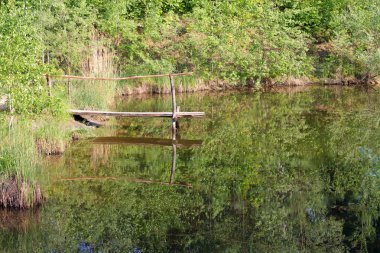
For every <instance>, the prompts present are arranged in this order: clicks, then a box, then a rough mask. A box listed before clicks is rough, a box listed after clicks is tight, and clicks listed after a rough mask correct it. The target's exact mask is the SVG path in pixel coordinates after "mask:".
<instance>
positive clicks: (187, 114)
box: [46, 72, 205, 140]
mask: <svg viewBox="0 0 380 253" xmlns="http://www.w3.org/2000/svg"><path fill="white" fill-rule="evenodd" d="M192 74H193V73H191V72H190V73H177V74H160V75H148V76H129V77H121V78H107V77H85V76H70V75H62V76H50V75H46V80H47V83H48V87H49V95H52V91H51V89H52V84H53V80H52V78H53V77H54V78H60V79H67V80H69V82H68V84H67V85H68V86H67V93H68V95H69V96H70V80H72V79H76V80H93V81H121V80H133V79H142V78H157V77H169V81H170V88H171V94H172V111H171V112H109V111H88V110H69V113H71V114H72V115H81V116H83V115H90V116H114V117H167V118H171V119H172V132H173V139H174V140H175V139H176V131H177V128H178V127H179V124H178V119H179V118H194V117H203V116H205V113H204V112H180V107H179V106H177V102H176V96H175V87H174V77H176V76H190V75H192Z"/></svg>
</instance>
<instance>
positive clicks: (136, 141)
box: [58, 137, 203, 188]
mask: <svg viewBox="0 0 380 253" xmlns="http://www.w3.org/2000/svg"><path fill="white" fill-rule="evenodd" d="M90 140H91V141H92V143H94V144H100V145H138V146H140V145H141V146H171V147H172V161H171V162H172V163H171V168H170V177H169V181H167V182H161V181H156V180H147V179H140V178H128V177H112V176H103V177H70V178H61V179H59V180H58V181H98V180H125V181H127V182H132V183H144V184H159V185H167V186H181V187H186V188H192V185H191V184H189V183H175V182H174V178H175V171H176V167H177V147H178V148H191V147H194V146H200V145H202V142H203V141H202V140H182V139H178V140H174V138H173V139H161V138H136V137H97V138H92V139H90Z"/></svg>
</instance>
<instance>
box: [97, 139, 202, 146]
mask: <svg viewBox="0 0 380 253" xmlns="http://www.w3.org/2000/svg"><path fill="white" fill-rule="evenodd" d="M92 142H93V143H95V144H103V145H104V144H107V145H112V144H114V145H115V144H116V145H120V144H124V145H141V146H172V145H173V140H171V139H160V138H133V137H97V138H94V139H92ZM175 142H176V143H175V145H176V146H178V147H184V148H190V147H194V146H200V145H202V141H201V140H183V139H178V140H176V141H175Z"/></svg>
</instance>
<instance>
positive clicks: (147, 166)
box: [0, 87, 380, 252]
mask: <svg viewBox="0 0 380 253" xmlns="http://www.w3.org/2000/svg"><path fill="white" fill-rule="evenodd" d="M379 98H380V94H379V93H377V92H376V91H365V90H358V89H351V88H323V87H312V88H310V89H307V90H304V91H294V90H288V91H280V92H268V93H256V94H252V93H244V94H242V93H228V94H202V93H197V94H190V95H182V96H179V97H178V101H177V103H178V104H179V105H180V106H181V110H182V111H205V112H206V115H207V116H206V118H203V119H183V120H181V121H180V141H178V144H177V145H172V142H171V140H170V138H171V137H170V134H171V132H170V120H169V119H119V120H118V121H117V124H116V125H114V126H111V127H108V128H106V129H98V130H96V131H95V135H96V136H98V137H100V138H95V139H93V138H91V139H87V140H82V141H79V142H76V143H73V144H72V145H71V147H70V148H69V150H68V151H67V152H66V154H65V155H64V156H63V157H61V158H55V159H50V160H49V162H48V163H47V164H48V166H47V168H45V169H44V171H43V172H42V173H41V181H42V182H43V183H44V188H43V189H44V191H45V192H47V193H48V195H49V200H48V202H47V203H46V204H45V205H44V206H43V207H42V208H40V209H39V210H36V211H33V212H21V213H15V212H10V211H7V212H5V211H3V212H0V221H1V226H0V248H1V249H2V252H379V251H380V244H379V243H380V241H379V239H378V237H379V235H380V232H379V227H378V226H377V221H378V217H379V205H380V195H379V193H380V192H379V186H380V185H379V173H380V165H379V160H378V156H379V151H380V150H379V145H380V142H379V140H380V138H379V137H380V130H379V124H380V99H379ZM118 110H120V111H170V110H171V100H170V97H165V96H164V97H162V96H154V97H140V98H129V99H124V100H122V101H120V102H119V105H118ZM174 151H175V152H174ZM173 155H175V156H173ZM173 162H174V163H175V168H173Z"/></svg>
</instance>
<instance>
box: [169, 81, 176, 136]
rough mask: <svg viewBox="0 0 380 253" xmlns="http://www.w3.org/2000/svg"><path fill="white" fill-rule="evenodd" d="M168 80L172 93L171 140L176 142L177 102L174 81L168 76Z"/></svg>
mask: <svg viewBox="0 0 380 253" xmlns="http://www.w3.org/2000/svg"><path fill="white" fill-rule="evenodd" d="M169 80H170V88H171V92H172V111H173V116H172V139H173V141H176V139H177V102H176V99H175V87H174V80H173V76H172V75H171V74H169Z"/></svg>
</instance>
